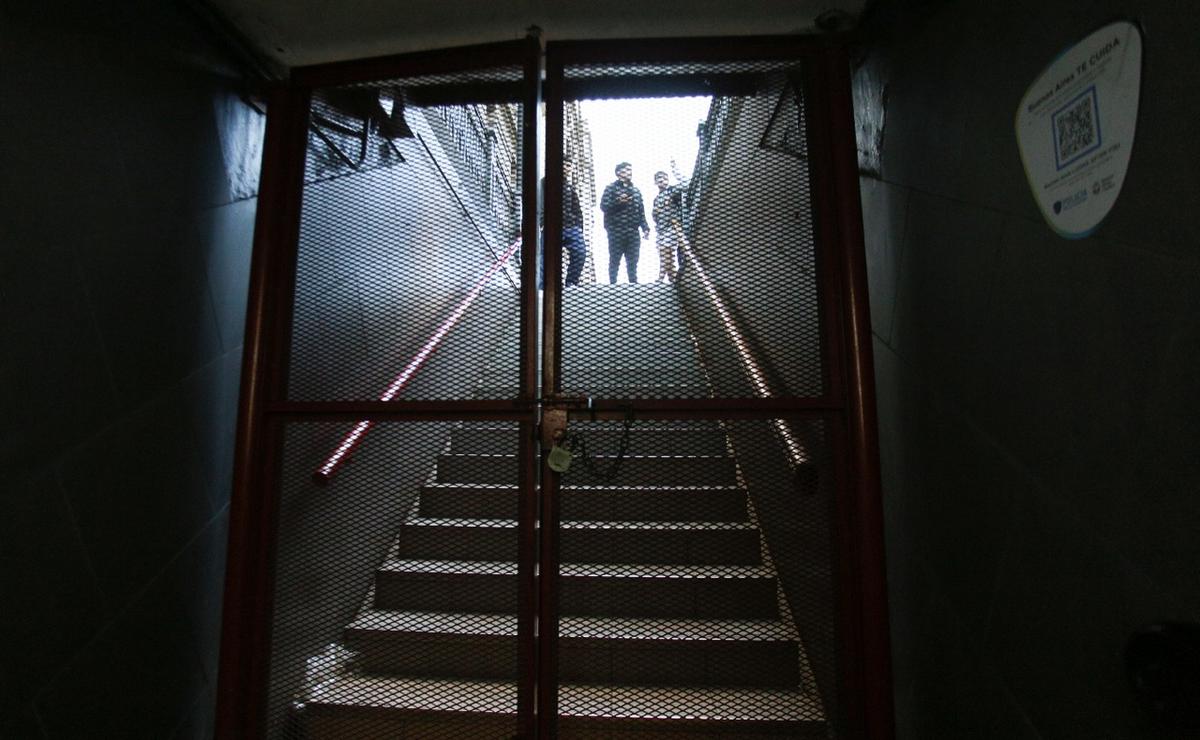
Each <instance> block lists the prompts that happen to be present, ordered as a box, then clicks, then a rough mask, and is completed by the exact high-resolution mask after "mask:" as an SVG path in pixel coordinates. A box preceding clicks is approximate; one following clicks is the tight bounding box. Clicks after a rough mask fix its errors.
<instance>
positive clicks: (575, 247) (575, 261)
mask: <svg viewBox="0 0 1200 740" xmlns="http://www.w3.org/2000/svg"><path fill="white" fill-rule="evenodd" d="M574 172H575V163H574V162H572V161H571V159H570V157H567V158H565V159H563V179H562V181H563V194H562V248H563V253H565V254H566V255H567V274H566V280H564V282H565V283H566V284H567V285H579V276H580V275H582V274H583V264H584V262H586V261H587V242H585V241H584V240H583V208H582V207H580V205H579V194H578V193H577V192H575V186H574V185H572V184H571V175H572V174H573V173H574ZM545 185H546V180H545V178H543V179H542V188H543V190H544V189H545ZM542 226H545V219H544V218H543V219H542ZM545 243H546V238H545V235H544V234H543V236H542V244H543V245H544V244H545ZM544 270H545V266H544V264H543V262H542V253H541V250H539V251H538V289H539V290H540V289H541V288H542V287H543V284H544V283H545V272H544Z"/></svg>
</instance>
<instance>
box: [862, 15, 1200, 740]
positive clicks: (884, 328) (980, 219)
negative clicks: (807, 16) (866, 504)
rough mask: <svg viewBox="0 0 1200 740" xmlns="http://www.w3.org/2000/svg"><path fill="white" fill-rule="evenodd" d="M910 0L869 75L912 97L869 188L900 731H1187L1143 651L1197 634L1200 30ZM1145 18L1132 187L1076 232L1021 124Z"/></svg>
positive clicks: (1188, 21) (892, 110)
mask: <svg viewBox="0 0 1200 740" xmlns="http://www.w3.org/2000/svg"><path fill="white" fill-rule="evenodd" d="M905 5H908V6H909V8H908V9H905V8H902V7H901V6H905ZM911 6H912V4H905V3H899V2H884V3H879V4H878V7H877V8H876V10H875V15H874V18H873V20H872V23H873V24H874V27H875V28H876V29H877V30H878V31H879V32H880V35H879V36H876V37H875V38H876V41H875V42H874V43H873V45H872V47H871V49H870V50H869V53H868V55H867V57H866V61H865V63H864V65H863V66H862V67H861V68H860V69H859V71H858V73H857V76H856V83H857V84H858V85H859V86H860V89H859V91H858V92H859V93H862V94H864V95H866V96H867V99H870V98H871V97H872V96H873V97H874V98H875V99H880V98H882V96H883V88H884V87H886V100H887V110H886V124H885V134H884V139H883V146H882V151H881V152H880V153H881V158H880V161H881V168H880V172H879V173H878V176H875V175H872V176H864V177H863V178H862V181H861V184H862V197H863V208H864V222H865V226H866V235H867V252H868V255H867V256H868V272H869V282H870V289H871V301H872V302H871V311H872V319H873V321H872V323H873V327H874V332H875V359H876V372H877V382H878V387H879V410H880V433H881V441H882V451H881V454H882V465H883V473H884V497H885V510H886V516H887V522H886V529H887V550H888V571H889V588H890V591H891V617H892V637H893V641H894V646H893V647H894V657H895V678H896V710H897V715H896V716H897V724H898V728H899V732H898V735H899V737H901V738H928V737H994V738H1021V737H1047V738H1049V737H1158V736H1162V731H1161V730H1160V729H1157V728H1155V727H1154V726H1153V725H1152V724H1151V723H1150V722H1149V721H1148V719H1147V718H1146V717H1145V716H1144V715H1142V714H1141V713H1139V711H1138V709H1137V707H1136V706H1135V703H1134V701H1133V699H1132V695H1131V692H1130V691H1129V688H1128V685H1127V682H1126V679H1125V676H1124V674H1123V667H1122V663H1121V654H1122V650H1123V647H1124V643H1125V640H1126V639H1127V638H1128V636H1129V634H1130V632H1131V631H1132V630H1134V629H1136V628H1137V627H1139V626H1141V625H1144V624H1146V623H1149V622H1153V621H1157V620H1163V619H1177V620H1191V621H1196V620H1198V619H1200V588H1197V580H1196V573H1198V572H1200V538H1197V537H1196V532H1200V499H1197V497H1196V495H1195V492H1196V490H1197V489H1198V488H1200V463H1198V462H1197V460H1200V456H1197V454H1196V449H1197V445H1198V443H1200V422H1198V421H1197V419H1200V413H1198V412H1200V405H1198V402H1197V400H1196V399H1197V398H1200V396H1198V395H1197V393H1196V391H1195V389H1196V382H1195V373H1194V369H1195V368H1196V367H1198V366H1200V253H1197V252H1196V249H1195V245H1196V243H1197V241H1198V236H1200V234H1198V232H1200V229H1198V228H1197V221H1196V215H1195V214H1196V213H1198V212H1200V208H1198V207H1200V202H1198V200H1200V187H1197V186H1196V179H1195V173H1194V172H1193V171H1192V169H1194V168H1188V167H1186V166H1181V163H1182V160H1181V159H1180V152H1181V151H1182V150H1181V149H1180V147H1181V145H1183V143H1184V142H1190V141H1194V140H1195V138H1196V135H1197V124H1196V121H1197V119H1196V116H1195V115H1194V110H1195V108H1196V105H1197V103H1198V102H1200V101H1197V92H1196V91H1197V90H1200V79H1198V76H1200V75H1198V72H1197V67H1196V65H1195V64H1194V59H1193V58H1192V56H1194V55H1193V54H1192V52H1191V49H1192V47H1193V43H1192V37H1193V35H1194V34H1192V33H1191V32H1190V30H1188V29H1191V28H1192V27H1193V26H1194V22H1193V20H1194V19H1193V18H1192V17H1191V16H1192V11H1191V10H1190V9H1188V8H1186V7H1185V6H1184V5H1181V4H1179V3H1173V2H1167V1H1166V0H1161V1H1153V2H1144V3H1138V4H1136V6H1130V5H1129V4H1126V3H1117V2H1110V1H1105V2H1096V3H1089V4H1086V5H1083V6H1080V5H1078V4H1066V3H1052V4H1042V3H1031V2H1022V3H1018V4H1017V5H1013V4H1011V3H1008V4H1003V5H1000V4H980V3H934V4H925V5H924V7H923V8H922V9H921V10H919V11H913V10H912V9H911ZM1131 12H1136V13H1137V15H1135V16H1133V17H1134V19H1135V20H1138V21H1139V22H1140V23H1141V24H1142V25H1143V27H1144V28H1145V29H1146V38H1145V49H1146V52H1145V53H1146V63H1145V67H1144V77H1143V87H1142V101H1141V111H1140V114H1139V128H1138V137H1137V141H1136V143H1135V145H1134V149H1133V158H1132V161H1131V163H1130V168H1129V175H1128V178H1127V179H1126V182H1125V186H1124V190H1123V192H1122V194H1121V197H1120V199H1119V200H1118V202H1117V204H1116V207H1115V208H1114V209H1113V211H1112V212H1111V213H1110V215H1109V216H1108V218H1107V220H1106V221H1105V222H1104V223H1103V224H1102V225H1101V226H1100V228H1099V229H1098V230H1097V231H1096V232H1095V233H1094V234H1093V235H1092V236H1090V237H1088V238H1086V239H1082V240H1078V241H1068V240H1064V239H1061V238H1059V237H1057V236H1055V235H1054V234H1053V233H1052V232H1051V231H1050V229H1049V228H1048V227H1047V226H1046V225H1045V224H1044V223H1043V222H1042V219H1041V217H1040V215H1039V213H1038V212H1037V209H1036V206H1035V205H1034V201H1033V198H1032V195H1031V194H1030V192H1029V189H1028V186H1027V185H1026V182H1025V176H1024V173H1023V171H1022V168H1021V163H1020V157H1019V154H1018V152H1017V147H1016V142H1015V137H1014V134H1013V123H1012V121H1013V115H1014V112H1015V110H1016V105H1017V102H1018V101H1019V100H1020V98H1021V95H1022V94H1023V93H1024V91H1025V88H1026V86H1027V85H1028V84H1029V83H1030V82H1031V81H1032V80H1033V79H1034V78H1035V77H1036V76H1037V75H1038V74H1039V72H1040V70H1041V68H1042V67H1043V65H1045V64H1046V63H1048V62H1049V60H1051V59H1052V58H1054V57H1055V55H1056V54H1058V53H1059V51H1061V50H1062V49H1063V48H1064V47H1066V46H1068V45H1070V44H1072V43H1074V42H1075V41H1076V40H1078V39H1080V38H1082V37H1083V36H1085V35H1087V34H1088V33H1090V32H1091V31H1092V30H1093V29H1095V28H1097V27H1099V26H1101V25H1103V24H1104V23H1107V22H1108V21H1110V20H1112V19H1113V18H1118V17H1129V15H1128V14H1129V13H1131ZM1001 60H1003V61H1001ZM863 143H864V144H866V143H867V142H863Z"/></svg>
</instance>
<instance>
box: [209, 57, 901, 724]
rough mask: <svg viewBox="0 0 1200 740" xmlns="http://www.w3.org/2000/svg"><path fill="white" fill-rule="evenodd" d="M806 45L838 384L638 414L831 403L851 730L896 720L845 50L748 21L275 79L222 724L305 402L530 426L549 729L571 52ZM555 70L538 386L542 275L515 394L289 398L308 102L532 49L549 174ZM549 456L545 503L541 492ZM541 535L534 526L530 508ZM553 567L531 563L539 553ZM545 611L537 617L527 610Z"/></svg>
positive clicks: (260, 622)
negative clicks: (729, 31) (287, 438)
mask: <svg viewBox="0 0 1200 740" xmlns="http://www.w3.org/2000/svg"><path fill="white" fill-rule="evenodd" d="M768 58H788V59H803V60H804V61H805V62H806V65H805V66H806V68H807V69H808V72H809V73H808V75H807V79H806V83H807V86H806V96H807V97H808V99H809V100H810V101H811V102H812V105H810V106H809V111H808V116H807V126H808V133H809V137H810V142H811V150H812V151H811V154H812V155H813V156H811V160H812V163H813V166H812V178H813V183H812V185H813V187H812V192H813V199H814V208H815V213H814V216H815V228H816V231H817V235H818V239H819V240H820V244H821V246H822V256H821V259H820V263H819V270H820V285H821V295H822V298H821V301H822V302H821V311H822V313H823V320H822V335H823V346H824V348H825V353H826V357H825V359H826V363H825V366H826V372H827V376H826V384H825V387H826V393H825V394H824V395H823V396H821V397H814V398H771V399H711V400H705V401H691V400H688V401H680V400H646V401H637V402H635V404H634V406H635V413H636V414H637V416H638V418H643V419H648V418H672V419H678V418H721V419H729V418H761V419H767V418H780V417H784V416H786V417H809V418H812V417H820V418H824V419H827V420H829V421H830V422H832V426H833V429H834V435H833V436H834V455H835V459H836V462H837V468H838V470H839V475H840V476H841V479H840V481H839V484H840V485H839V488H838V490H839V495H838V496H837V501H836V504H837V511H838V521H839V529H838V532H837V542H838V559H839V562H840V565H841V571H840V573H839V576H840V578H839V581H840V583H841V586H842V587H841V590H840V593H839V609H838V613H839V630H838V639H839V655H840V656H841V665H840V669H839V672H840V673H841V675H842V677H843V685H842V687H841V692H842V695H843V697H844V700H845V702H846V703H847V704H848V711H847V715H848V716H847V720H848V721H849V727H848V728H847V729H848V730H849V731H850V733H851V734H852V735H856V736H862V737H869V738H890V737H891V736H892V734H893V723H892V687H891V672H890V646H889V639H888V622H887V592H886V583H885V579H884V566H883V549H882V548H883V526H882V512H881V504H880V490H879V463H878V458H879V455H878V438H877V431H876V418H875V398H874V381H873V373H872V354H871V339H870V337H871V335H870V319H869V314H868V303H867V293H866V269H865V257H864V246H863V235H862V217H861V211H860V207H859V193H858V181H857V162H856V153H855V151H856V150H855V139H854V127H853V117H852V111H851V103H850V80H849V62H848V59H847V56H846V53H845V50H844V48H842V47H840V46H838V45H836V44H832V43H829V42H826V41H823V40H821V39H819V38H816V37H813V38H805V37H744V38H732V39H730V38H722V39H657V40H645V41H637V42H621V43H616V42H611V41H603V42H591V41H582V42H559V43H552V44H550V45H549V46H548V48H547V49H546V54H545V57H544V60H545V61H544V62H543V54H542V48H541V43H540V41H539V40H538V39H537V38H536V37H530V38H527V39H525V40H523V41H517V42H508V43H501V44H490V45H485V46H479V47H465V48H459V49H447V50H439V51H433V52H423V53H417V54H406V55H400V56H394V57H385V58H378V59H369V60H362V61H356V62H343V63H334V64H327V65H320V66H317V67H308V68H301V69H297V70H294V71H293V75H292V80H291V82H290V83H289V84H288V85H284V86H280V87H277V88H276V89H274V90H272V91H271V93H270V95H269V109H268V124H267V135H266V142H265V149H264V159H263V177H262V185H261V190H260V194H259V202H258V215H257V221H256V225H255V246H254V257H253V262H252V270H251V279H250V293H249V301H248V309H247V319H246V335H245V352H244V359H243V372H242V390H241V402H240V406H239V416H238V433H237V440H236V447H235V450H236V456H235V478H234V487H233V495H232V502H231V507H230V523H229V527H230V532H229V543H230V544H229V559H228V566H227V573H226V587H225V605H224V617H223V620H224V621H223V635H222V646H221V663H220V677H219V682H218V711H217V736H218V737H222V738H244V737H258V736H261V735H262V734H263V729H264V726H265V713H264V711H263V710H264V708H265V705H266V691H267V681H268V675H267V674H268V665H269V650H270V624H271V600H272V588H273V576H272V573H273V566H274V563H273V555H274V549H275V541H276V531H275V524H276V518H277V507H278V490H277V489H278V469H279V465H280V452H281V449H280V436H281V435H280V431H281V430H282V425H283V424H284V422H286V421H295V420H349V421H357V420H363V419H370V420H440V419H480V418H491V419H507V420H512V421H518V422H519V423H520V426H521V443H520V444H521V447H520V450H519V454H520V456H521V457H520V459H521V466H520V476H521V479H520V490H521V491H522V495H521V502H520V515H519V516H520V520H519V532H520V535H519V548H520V564H521V565H520V568H519V571H518V582H519V586H518V588H519V589H520V596H519V604H520V615H521V619H520V621H519V624H520V628H519V635H518V639H519V645H520V646H519V661H520V670H521V673H520V675H521V681H520V691H519V694H518V714H519V728H520V732H521V734H522V736H524V737H534V736H541V737H553V734H554V727H555V724H554V723H555V720H556V708H557V707H556V701H557V698H556V688H557V686H556V681H555V680H554V676H555V670H556V664H557V660H556V634H557V618H558V615H557V594H558V586H557V582H556V576H555V574H557V572H558V543H557V523H558V480H557V475H556V474H555V473H553V471H550V470H549V468H548V467H547V466H546V464H545V462H544V461H542V462H541V463H539V461H538V460H537V459H536V458H535V455H538V453H539V450H538V449H536V446H535V443H534V442H533V440H534V439H535V437H534V426H535V424H537V422H538V413H539V396H540V397H541V398H546V399H553V398H555V396H556V395H557V394H558V393H559V392H560V390H561V377H560V370H561V358H560V353H559V347H560V340H561V323H560V322H561V316H560V308H561V295H560V288H559V286H560V282H561V280H560V275H559V273H560V266H561V261H560V259H558V258H557V257H559V256H560V255H561V228H560V227H561V223H560V221H561V191H562V190H561V189H562V152H563V147H562V143H563V119H562V100H563V89H564V80H563V70H564V67H565V66H566V65H568V64H573V63H581V62H611V63H622V62H632V61H638V62H650V63H653V62H686V61H722V60H737V59H743V60H744V59H768ZM543 64H545V73H546V83H545V96H546V102H547V106H546V142H545V143H546V150H545V151H546V167H545V172H546V187H545V209H544V212H545V219H546V229H545V232H546V237H545V245H544V248H545V250H546V257H545V260H544V262H545V270H546V275H545V285H546V290H545V292H544V296H543V307H542V310H543V316H544V328H543V332H544V333H543V346H544V348H545V351H544V353H543V357H542V367H541V370H542V386H541V388H540V389H539V388H538V387H537V383H536V379H537V373H538V367H537V358H536V346H537V336H538V335H537V332H538V328H537V326H536V318H537V293H536V292H535V291H533V290H523V292H522V296H521V304H520V314H521V322H522V323H521V327H522V328H521V355H520V390H519V396H518V398H517V399H515V400H511V401H478V402H476V401H446V402H428V401H425V402H421V401H412V402H403V401H401V402H397V401H388V402H383V401H359V402H308V403H298V402H290V401H288V400H287V399H286V396H285V380H286V377H287V373H286V367H287V361H288V350H289V342H290V327H291V311H292V301H293V290H294V282H295V280H294V277H295V264H296V249H297V244H298V237H299V223H300V209H301V199H302V194H303V173H304V157H305V146H306V142H307V135H308V107H309V100H310V98H311V93H312V91H313V90H314V89H316V88H319V87H325V86H331V85H342V84H351V83H356V82H370V81H376V80H384V79H388V78H395V77H402V76H403V77H411V76H416V75H423V74H432V73H450V72H456V71H465V70H472V69H481V68H487V67H494V66H501V65H504V66H510V65H520V66H521V67H522V68H523V69H524V83H523V84H522V86H521V90H522V102H523V103H524V109H523V113H524V120H523V124H524V131H523V135H524V140H523V152H522V157H523V162H522V191H523V192H524V193H525V194H527V195H528V194H532V193H536V192H537V191H538V181H537V178H538V175H537V173H538V172H539V167H538V157H539V156H540V153H541V147H540V142H539V141H538V137H537V131H538V115H539V107H540V103H541V102H542V94H543V89H542V85H541V84H540V80H541V76H542V71H543ZM537 207H538V204H537V199H536V198H534V197H525V198H523V199H522V241H523V244H522V248H521V252H522V263H521V279H522V285H523V286H532V285H535V284H536V269H537V267H536V266H537V259H536V248H537V243H538V237H539V234H538V231H539V229H538V218H537ZM629 406H630V402H629V401H628V400H617V399H603V398H600V399H596V400H595V402H594V405H593V409H592V412H591V413H593V414H597V415H605V414H611V415H620V416H623V415H624V414H625V412H626V410H627V409H628V408H629ZM539 464H540V466H541V475H542V482H543V486H542V489H541V498H540V501H539V500H537V499H535V498H534V496H533V491H534V481H535V480H536V477H537V474H538V466H539ZM539 506H540V508H541V519H542V527H541V531H542V533H543V537H542V538H541V542H540V545H539V543H538V540H537V535H536V532H537V528H536V525H537V520H538V509H539ZM535 562H537V563H539V566H540V568H541V571H540V572H541V573H542V574H543V577H542V578H541V580H540V581H537V580H536V579H535V573H534V563H535ZM535 614H536V615H537V619H538V622H539V625H538V627H537V632H536V635H535V631H534V615H535Z"/></svg>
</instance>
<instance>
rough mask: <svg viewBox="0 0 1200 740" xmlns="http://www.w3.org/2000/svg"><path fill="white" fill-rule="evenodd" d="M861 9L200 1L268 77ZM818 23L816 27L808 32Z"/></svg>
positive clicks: (658, 3)
mask: <svg viewBox="0 0 1200 740" xmlns="http://www.w3.org/2000/svg"><path fill="white" fill-rule="evenodd" d="M868 1H869V0H649V1H646V0H643V1H642V2H628V1H625V2H620V1H616V0H608V1H607V2H596V0H200V2H199V4H201V5H204V6H206V8H207V9H208V10H209V11H210V12H211V13H213V14H215V15H216V16H218V17H219V18H220V19H221V20H222V25H223V26H226V27H227V28H231V29H232V33H234V34H235V35H237V36H240V37H241V40H242V41H244V42H245V44H247V45H249V46H250V47H252V50H253V52H254V54H255V55H256V56H257V57H259V58H260V59H263V60H266V61H267V63H268V64H269V65H270V66H273V67H276V68H290V67H297V66H303V65H309V64H321V63H325V62H333V61H342V60H346V59H360V58H364V57H372V56H381V55H385V54H397V53H402V52H407V51H418V50H423V49H436V48H444V47H451V46H463V45H467V44H479V43H485V42H490V41H507V40H511V39H517V38H521V37H523V36H524V35H525V33H526V29H528V28H529V27H530V26H538V27H539V28H541V29H542V32H543V38H544V39H546V40H547V41H552V40H557V39H606V38H612V39H621V38H653V37H666V36H717V35H728V36H742V35H755V34H791V33H815V32H819V31H820V30H822V29H823V30H846V29H848V28H850V27H853V26H854V24H855V23H856V21H857V19H858V17H859V16H860V14H861V13H862V12H863V8H864V6H865V5H866V4H867V2H868ZM818 19H820V22H818Z"/></svg>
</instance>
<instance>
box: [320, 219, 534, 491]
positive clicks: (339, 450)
mask: <svg viewBox="0 0 1200 740" xmlns="http://www.w3.org/2000/svg"><path fill="white" fill-rule="evenodd" d="M520 247H521V240H520V239H517V240H516V241H514V242H513V243H512V246H510V247H509V248H508V250H507V251H506V252H505V253H504V254H502V255H500V257H499V258H497V260H496V261H495V262H494V263H492V266H491V267H489V268H488V270H487V272H485V273H484V274H483V276H482V277H480V278H479V280H478V281H476V283H475V285H474V287H472V288H471V290H470V292H468V293H467V295H466V296H465V297H464V298H463V299H462V301H460V302H459V304H458V305H457V306H456V307H455V308H454V310H453V311H452V312H451V313H450V315H449V316H448V317H447V318H446V320H445V321H443V322H442V324H441V326H439V327H438V328H437V330H436V331H435V332H434V333H433V334H432V335H431V336H430V337H429V339H428V340H427V341H426V342H425V345H424V346H423V347H421V350H420V351H419V352H417V354H416V355H414V356H413V358H412V359H411V360H409V361H408V364H407V365H405V366H404V370H402V371H401V372H400V374H399V375H397V376H396V379H395V380H393V381H392V382H391V384H390V385H389V386H388V387H387V389H386V390H385V391H384V392H383V394H382V395H380V396H379V400H380V401H391V400H392V399H394V398H395V397H396V396H397V395H398V394H399V393H400V391H402V390H404V387H405V386H407V385H408V383H409V381H411V380H412V379H413V376H414V375H416V374H417V371H418V370H420V369H421V368H422V367H423V366H424V365H425V362H426V360H428V359H429V357H430V355H432V354H433V353H434V351H435V350H436V349H437V348H438V346H439V345H440V344H441V343H442V340H443V339H445V337H446V335H447V334H449V333H450V330H451V329H453V328H454V326H455V325H456V324H457V323H458V322H459V320H460V319H461V318H462V316H463V314H464V313H466V311H467V309H468V308H470V306H471V304H472V303H474V302H475V299H476V298H478V297H479V294H480V293H482V292H483V288H484V286H485V285H487V283H488V281H489V280H491V279H492V276H493V275H495V274H496V273H497V272H498V271H499V270H500V269H501V268H502V267H504V266H505V265H506V264H507V263H508V261H509V260H510V259H512V256H513V255H514V254H516V252H517V250H518V249H519V248H520ZM374 425H375V422H373V421H371V420H368V419H364V420H362V421H360V422H358V423H357V424H355V425H354V428H353V429H351V430H350V431H349V432H348V433H347V434H346V436H345V437H343V438H342V441H341V443H340V444H338V446H337V447H336V448H335V449H334V451H333V452H331V453H330V454H329V457H327V458H326V459H325V462H324V463H323V464H322V465H321V467H319V468H317V469H316V471H315V472H313V480H314V481H315V482H317V483H318V484H321V485H324V484H325V483H328V482H329V480H330V479H331V478H333V476H334V474H335V473H337V471H338V470H340V469H341V467H342V466H343V465H345V464H346V461H347V459H348V458H349V456H350V453H352V452H353V451H354V450H355V449H357V448H358V446H359V445H360V444H362V440H363V437H365V436H366V434H367V432H368V431H370V429H371V427H372V426H374Z"/></svg>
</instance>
